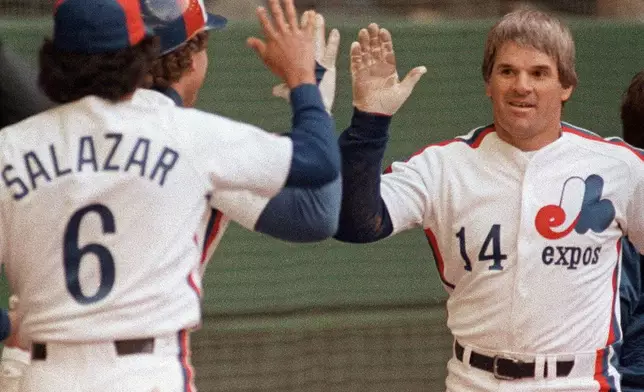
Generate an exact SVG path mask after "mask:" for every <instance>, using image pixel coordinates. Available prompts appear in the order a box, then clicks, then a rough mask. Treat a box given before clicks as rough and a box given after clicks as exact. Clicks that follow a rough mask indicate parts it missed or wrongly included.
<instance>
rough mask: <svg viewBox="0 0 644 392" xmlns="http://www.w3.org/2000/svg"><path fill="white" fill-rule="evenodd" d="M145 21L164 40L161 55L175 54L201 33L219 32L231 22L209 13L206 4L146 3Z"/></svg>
mask: <svg viewBox="0 0 644 392" xmlns="http://www.w3.org/2000/svg"><path fill="white" fill-rule="evenodd" d="M141 8H142V13H143V20H144V21H145V23H146V25H147V26H148V27H149V28H150V29H152V31H153V32H154V34H155V35H157V36H158V37H159V38H160V40H161V54H166V53H169V52H172V51H173V50H175V49H177V48H179V47H180V46H181V45H183V44H185V43H186V42H187V41H188V40H190V39H191V38H193V37H194V36H195V35H197V33H200V32H202V31H207V30H219V29H222V28H224V27H225V26H226V23H227V20H226V18H224V17H223V16H221V15H215V14H211V13H209V12H206V7H205V5H204V2H203V0H142V1H141Z"/></svg>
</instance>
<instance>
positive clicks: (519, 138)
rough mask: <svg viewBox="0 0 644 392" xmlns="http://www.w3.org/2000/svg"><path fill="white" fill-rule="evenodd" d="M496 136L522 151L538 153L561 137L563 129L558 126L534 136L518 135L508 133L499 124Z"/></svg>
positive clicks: (496, 126)
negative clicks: (537, 151)
mask: <svg viewBox="0 0 644 392" xmlns="http://www.w3.org/2000/svg"><path fill="white" fill-rule="evenodd" d="M495 128H496V134H497V135H498V136H499V139H501V140H503V141H504V142H506V143H508V144H510V145H512V146H514V147H516V148H518V149H519V150H521V151H536V150H540V149H542V148H544V147H545V146H547V145H548V144H550V143H553V142H554V141H556V140H557V139H559V137H560V136H561V127H560V126H557V127H556V128H553V129H552V130H548V131H545V132H537V133H534V134H528V135H524V134H520V133H519V134H516V133H512V132H508V131H507V130H506V129H504V128H503V127H502V126H500V125H499V124H495Z"/></svg>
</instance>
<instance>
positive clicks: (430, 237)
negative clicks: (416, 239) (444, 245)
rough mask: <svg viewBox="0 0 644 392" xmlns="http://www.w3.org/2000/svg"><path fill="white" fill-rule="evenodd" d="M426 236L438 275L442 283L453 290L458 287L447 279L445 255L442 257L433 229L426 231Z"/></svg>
mask: <svg viewBox="0 0 644 392" xmlns="http://www.w3.org/2000/svg"><path fill="white" fill-rule="evenodd" d="M425 236H427V242H429V247H430V248H431V250H432V254H433V255H434V261H435V262H436V269H437V270H438V275H439V276H440V278H441V281H442V282H443V284H444V285H445V286H447V287H449V288H451V289H453V288H454V287H456V286H455V285H454V284H452V283H450V282H448V281H447V279H446V278H445V262H444V261H443V255H441V252H440V249H438V242H437V241H436V236H435V235H434V233H433V232H432V229H430V228H427V229H425Z"/></svg>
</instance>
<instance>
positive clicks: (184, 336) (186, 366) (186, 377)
mask: <svg viewBox="0 0 644 392" xmlns="http://www.w3.org/2000/svg"><path fill="white" fill-rule="evenodd" d="M190 356H191V352H190V335H189V333H188V331H186V330H185V329H182V330H181V331H179V362H180V363H181V370H182V371H183V390H184V392H196V391H197V388H196V387H195V384H194V381H195V379H194V374H195V372H194V369H193V368H192V364H191V363H190Z"/></svg>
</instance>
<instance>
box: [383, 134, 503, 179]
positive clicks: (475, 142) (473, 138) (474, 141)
mask: <svg viewBox="0 0 644 392" xmlns="http://www.w3.org/2000/svg"><path fill="white" fill-rule="evenodd" d="M492 132H494V125H493V124H491V125H486V126H484V127H479V128H476V129H474V130H473V131H471V132H470V133H471V135H470V137H469V138H468V137H460V136H459V137H457V138H454V139H449V140H444V141H442V142H438V143H433V144H429V145H427V146H425V147H423V148H421V149H420V150H418V151H416V152H415V153H413V154H412V155H411V156H410V157H409V158H407V159H406V160H405V162H407V161H409V160H410V159H412V158H413V157H415V156H417V155H420V154H422V153H423V152H424V151H425V150H427V149H428V148H430V147H443V146H447V145H448V144H452V143H457V142H460V143H465V144H467V145H468V146H470V147H472V148H478V147H479V146H480V145H481V142H482V141H483V139H485V137H486V136H487V135H489V134H490V133H492ZM387 173H391V165H389V166H388V167H387V168H386V169H385V171H384V174H387Z"/></svg>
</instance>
